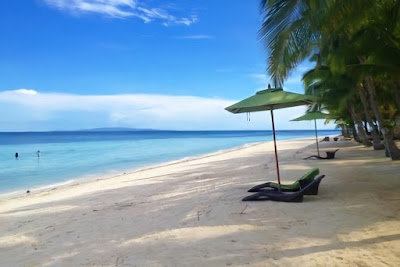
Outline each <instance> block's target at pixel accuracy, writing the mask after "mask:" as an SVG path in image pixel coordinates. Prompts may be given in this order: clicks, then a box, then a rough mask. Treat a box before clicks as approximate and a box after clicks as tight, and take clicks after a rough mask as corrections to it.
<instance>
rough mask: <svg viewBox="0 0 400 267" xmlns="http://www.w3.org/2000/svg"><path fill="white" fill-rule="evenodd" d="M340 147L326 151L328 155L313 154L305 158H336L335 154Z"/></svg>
mask: <svg viewBox="0 0 400 267" xmlns="http://www.w3.org/2000/svg"><path fill="white" fill-rule="evenodd" d="M338 150H339V149H336V150H334V151H326V152H325V153H326V157H321V156H319V155H313V156H309V157H306V158H304V159H311V158H316V159H334V158H335V154H336V152H337V151H338Z"/></svg>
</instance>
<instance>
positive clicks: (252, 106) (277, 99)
mask: <svg viewBox="0 0 400 267" xmlns="http://www.w3.org/2000/svg"><path fill="white" fill-rule="evenodd" d="M315 100H316V98H315V97H313V96H311V95H303V94H296V93H292V92H285V91H284V90H283V89H282V88H271V86H270V85H268V89H266V90H261V91H258V92H257V93H256V94H255V95H253V96H251V97H248V98H246V99H244V100H242V101H239V102H238V103H236V104H233V105H231V106H229V107H227V108H225V109H226V110H227V111H229V112H232V113H234V114H238V113H250V112H257V111H266V110H270V111H271V119H272V136H273V139H274V150H275V163H276V174H277V180H278V190H281V189H280V187H281V176H280V174H279V160H278V150H277V148H276V136H275V122H274V110H275V109H281V108H288V107H295V106H301V105H310V104H312V103H313V102H315Z"/></svg>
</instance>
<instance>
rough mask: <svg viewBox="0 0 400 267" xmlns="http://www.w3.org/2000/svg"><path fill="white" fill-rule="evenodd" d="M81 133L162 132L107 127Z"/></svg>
mask: <svg viewBox="0 0 400 267" xmlns="http://www.w3.org/2000/svg"><path fill="white" fill-rule="evenodd" d="M80 131H88V132H141V131H162V130H158V129H142V128H125V127H105V128H94V129H86V130H80Z"/></svg>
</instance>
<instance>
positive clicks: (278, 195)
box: [242, 175, 325, 202]
mask: <svg viewBox="0 0 400 267" xmlns="http://www.w3.org/2000/svg"><path fill="white" fill-rule="evenodd" d="M324 177H325V175H320V176H319V177H317V178H315V179H314V181H312V182H311V183H310V184H308V185H307V186H306V187H304V188H302V189H300V190H299V191H296V192H282V191H278V190H264V191H260V192H257V193H255V194H253V195H250V196H247V197H245V198H243V199H242V201H261V200H272V201H282V202H303V197H304V193H305V192H306V191H307V190H309V188H310V187H317V188H318V187H319V184H320V183H321V180H322V179H323V178H324ZM317 190H318V189H317Z"/></svg>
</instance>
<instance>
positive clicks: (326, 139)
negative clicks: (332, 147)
mask: <svg viewBox="0 0 400 267" xmlns="http://www.w3.org/2000/svg"><path fill="white" fill-rule="evenodd" d="M323 141H326V142H329V136H325V138H324V139H322V140H321V141H320V142H323Z"/></svg>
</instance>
